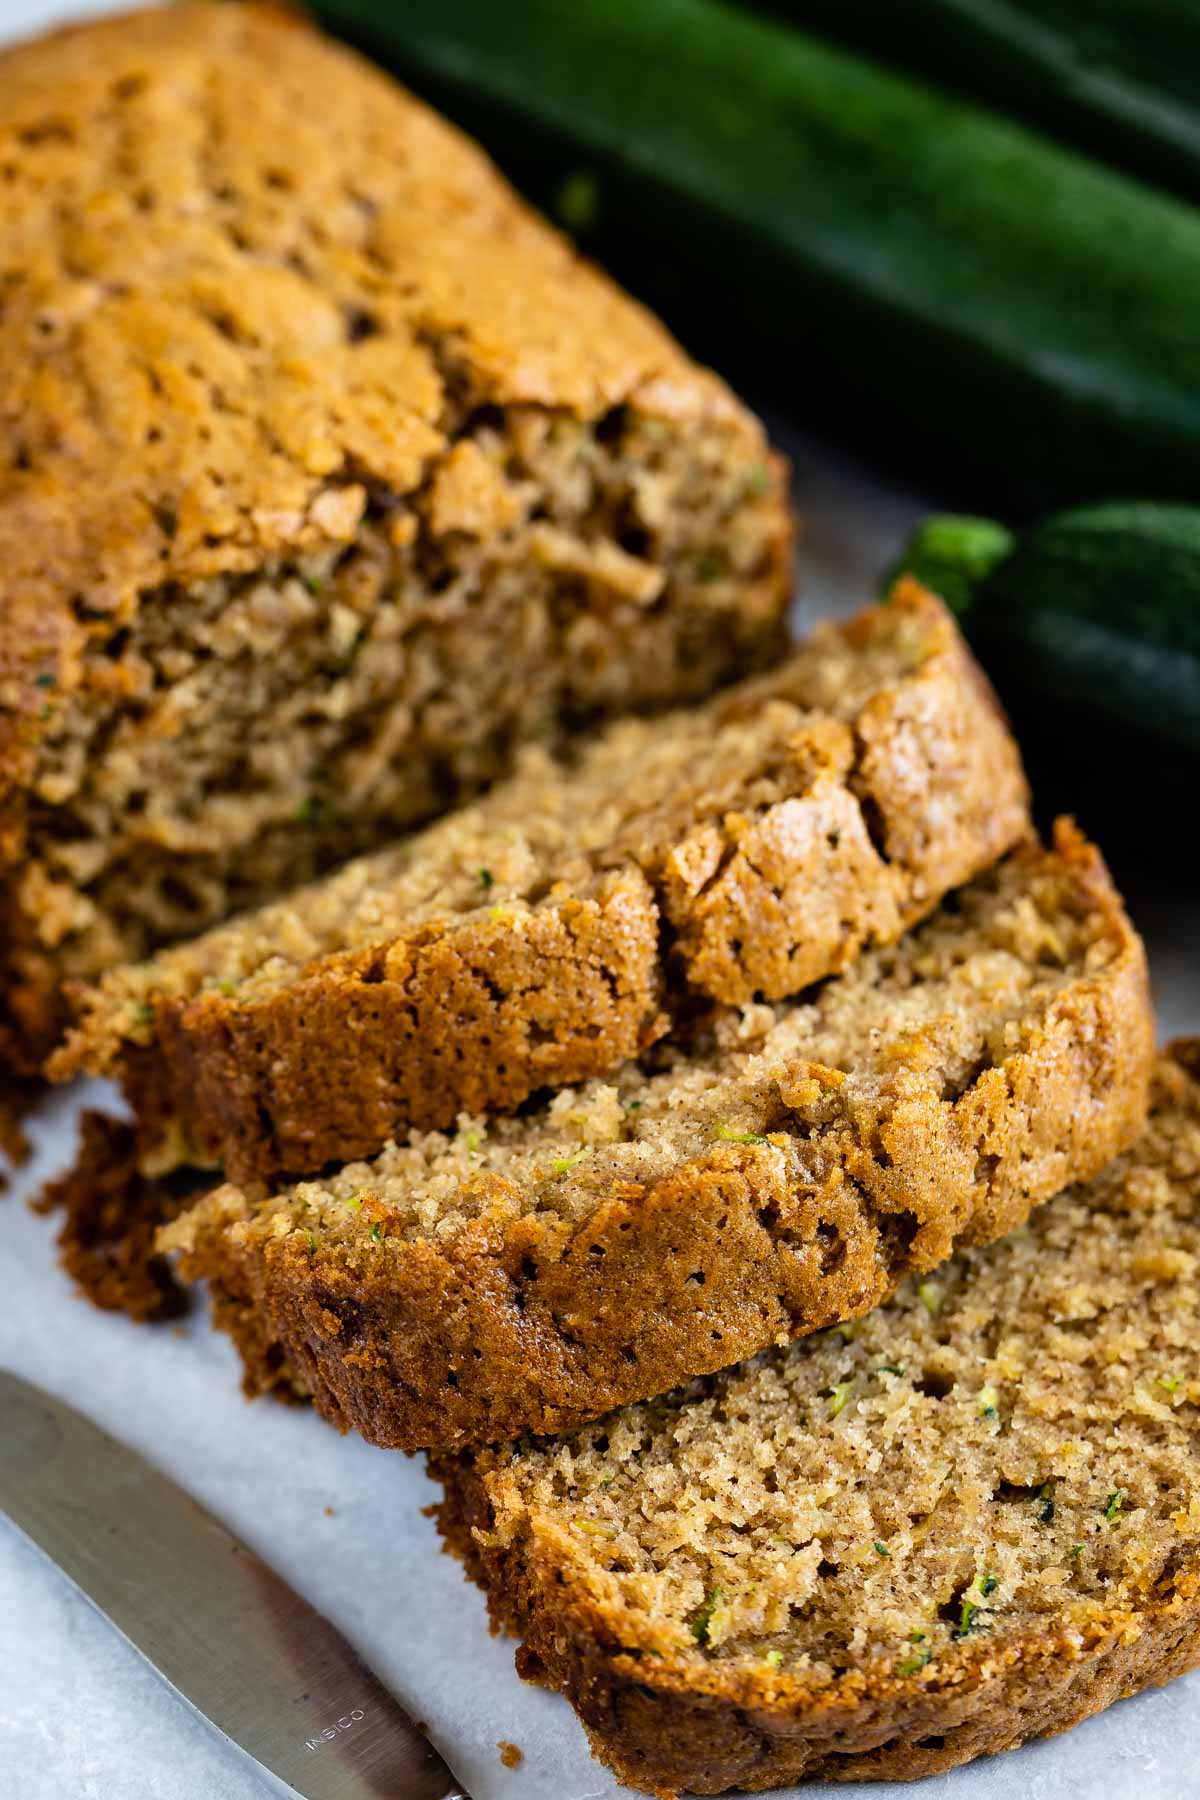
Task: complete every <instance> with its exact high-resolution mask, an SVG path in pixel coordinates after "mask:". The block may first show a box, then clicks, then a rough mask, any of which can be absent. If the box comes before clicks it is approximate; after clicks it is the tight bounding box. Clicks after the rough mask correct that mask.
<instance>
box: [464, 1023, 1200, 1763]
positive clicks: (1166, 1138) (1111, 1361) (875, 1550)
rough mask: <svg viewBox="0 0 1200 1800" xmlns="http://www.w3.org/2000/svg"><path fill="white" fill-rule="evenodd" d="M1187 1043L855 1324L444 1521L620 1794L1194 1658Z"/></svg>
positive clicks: (1197, 1533) (1066, 1694) (497, 1485)
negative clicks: (1132, 1119) (1034, 1195)
mask: <svg viewBox="0 0 1200 1800" xmlns="http://www.w3.org/2000/svg"><path fill="white" fill-rule="evenodd" d="M1198 1074H1200V1043H1193V1044H1190V1045H1181V1046H1177V1047H1176V1050H1175V1053H1174V1055H1173V1056H1167V1057H1164V1058H1163V1059H1162V1061H1161V1062H1160V1065H1159V1067H1158V1070H1157V1076H1156V1082H1155V1094H1154V1102H1153V1110H1152V1113H1151V1117H1150V1122H1149V1126H1148V1129H1147V1132H1146V1135H1145V1136H1144V1137H1143V1138H1142V1139H1141V1140H1140V1141H1139V1142H1138V1143H1137V1144H1136V1145H1135V1146H1134V1148H1133V1149H1132V1150H1130V1151H1129V1152H1128V1153H1127V1154H1126V1155H1125V1156H1123V1157H1121V1158H1120V1159H1119V1160H1118V1161H1116V1162H1115V1163H1113V1164H1111V1165H1110V1167H1109V1168H1108V1169H1106V1170H1105V1171H1104V1173H1103V1174H1101V1175H1100V1176H1099V1177H1098V1178H1097V1179H1096V1180H1094V1181H1092V1182H1091V1183H1090V1184H1089V1185H1087V1186H1085V1187H1074V1188H1072V1189H1070V1191H1069V1192H1067V1193H1065V1194H1062V1195H1060V1196H1059V1197H1058V1198H1057V1199H1055V1200H1053V1201H1051V1202H1050V1204H1049V1205H1047V1206H1044V1207H1041V1208H1039V1209H1038V1211H1037V1212H1035V1213H1034V1214H1033V1216H1032V1217H1031V1219H1030V1221H1029V1223H1028V1224H1027V1225H1026V1226H1024V1227H1022V1228H1021V1229H1019V1230H1017V1231H1014V1232H1013V1233H1012V1234H1011V1235H1010V1236H1009V1237H1007V1238H1006V1239H1005V1240H1004V1241H1003V1242H1002V1243H999V1244H994V1245H992V1246H991V1247H990V1248H988V1249H987V1250H984V1251H979V1250H964V1251H961V1252H960V1253H959V1254H958V1255H956V1256H955V1258H954V1260H953V1261H952V1262H950V1263H949V1264H947V1266H946V1267H945V1268H944V1269H943V1270H942V1271H941V1272H940V1273H939V1274H938V1276H937V1277H936V1279H935V1280H931V1281H923V1282H913V1281H909V1282H907V1283H905V1285H904V1286H903V1287H902V1288H901V1289H900V1291H899V1292H898V1293H897V1294H896V1296H895V1298H894V1299H893V1300H891V1301H890V1302H889V1303H888V1304H887V1305H885V1306H882V1307H880V1308H878V1309H877V1310H876V1311H875V1312H873V1313H871V1314H870V1315H869V1316H868V1317H867V1318H865V1319H863V1320H860V1321H859V1322H858V1324H857V1325H856V1326H854V1327H853V1328H847V1329H845V1330H841V1331H831V1332H824V1333H822V1334H820V1335H819V1336H817V1337H812V1338H809V1339H808V1340H807V1341H806V1342H805V1343H803V1344H797V1345H793V1346H792V1347H791V1348H790V1349H788V1350H783V1351H779V1350H771V1351H767V1352H765V1353H764V1354H763V1355H761V1356H759V1357H758V1358H756V1359H755V1360H754V1361H752V1362H748V1363H745V1364H743V1365H742V1366H741V1367H738V1368H733V1369H729V1370H726V1371H725V1372H724V1373H722V1374H720V1375H716V1376H713V1377H709V1378H708V1379H705V1380H701V1381H696V1382H693V1383H692V1384H690V1385H689V1386H688V1387H686V1388H684V1389H682V1390H680V1391H678V1392H676V1393H673V1394H669V1395H667V1396H666V1397H665V1398H663V1399H658V1400H652V1401H650V1402H648V1403H647V1404H645V1405H642V1406H636V1407H630V1408H628V1409H626V1410H625V1411H623V1412H620V1413H617V1414H614V1415H613V1416H612V1417H610V1418H608V1419H605V1420H604V1421H603V1422H602V1423H600V1424H598V1425H593V1426H592V1427H590V1428H588V1429H587V1430H584V1431H581V1432H579V1433H578V1434H577V1435H575V1436H574V1437H571V1438H568V1439H564V1440H562V1441H561V1442H553V1441H550V1442H542V1443H535V1442H528V1443H525V1444H522V1445H520V1446H518V1447H515V1448H514V1447H508V1448H504V1449H499V1450H483V1451H477V1452H474V1453H470V1452H462V1453H460V1454H459V1455H457V1456H444V1457H442V1458H440V1459H436V1460H435V1464H434V1466H435V1472H436V1473H437V1474H439V1475H440V1477H441V1479H442V1481H443V1482H444V1484H445V1501H444V1504H443V1506H442V1508H441V1515H440V1519H441V1527H442V1530H443V1532H444V1534H445V1536H446V1538H447V1540H448V1541H449V1543H450V1544H451V1545H452V1546H453V1548H454V1549H455V1550H457V1551H458V1552H459V1553H460V1554H461V1555H462V1556H464V1557H465V1559H466V1562H467V1566H468V1568H469V1570H470V1572H471V1574H472V1575H474V1577H475V1578H476V1580H477V1581H479V1582H480V1583H481V1584H482V1585H483V1586H484V1587H485V1589H486V1591H487V1595H488V1601H489V1605H490V1608H491V1612H492V1617H493V1619H494V1621H495V1623H496V1624H497V1625H500V1626H505V1627H507V1628H509V1629H511V1630H512V1631H514V1632H516V1633H518V1634H519V1635H520V1636H521V1637H522V1638H523V1640H524V1643H523V1647H522V1649H521V1650H520V1651H519V1652H518V1665H519V1667H520V1668H521V1670H522V1673H523V1674H526V1675H528V1676H530V1677H531V1678H533V1679H536V1680H539V1681H544V1682H546V1683H548V1684H549V1685H551V1686H553V1687H557V1688H560V1689H561V1690H562V1691H563V1692H564V1693H566V1694H567V1695H568V1696H569V1697H570V1699H571V1700H572V1701H573V1703H574V1704H575V1706H576V1707H577V1708H578V1710H579V1712H580V1714H581V1716H582V1718H583V1721H584V1723H585V1725H586V1726H587V1728H588V1733H589V1736H590V1738H591V1741H592V1745H593V1748H594V1749H595V1751H596V1753H597V1754H598V1755H599V1756H600V1757H602V1758H603V1760H604V1761H605V1762H606V1763H608V1764H609V1765H610V1766H611V1767H612V1768H613V1769H614V1770H615V1771H616V1772H617V1774H618V1775H619V1776H620V1777H621V1779H622V1780H623V1781H627V1782H629V1783H630V1784H631V1785H632V1786H634V1787H637V1788H644V1789H649V1790H650V1791H651V1792H653V1793H656V1794H661V1795H673V1794H674V1793H675V1792H676V1790H677V1789H680V1788H686V1789H687V1790H688V1791H689V1792H694V1793H699V1794H716V1793H720V1792H722V1791H724V1790H725V1789H726V1788H731V1787H737V1788H749V1789H757V1788H767V1787H774V1786H777V1785H783V1784H785V1783H789V1782H794V1781H804V1780H815V1779H834V1780H844V1781H849V1780H859V1781H872V1780H883V1781H888V1780H897V1779H900V1780H906V1779H911V1778H915V1777H918V1776H924V1775H932V1774H936V1773H937V1772H938V1771H940V1770H944V1769H948V1768H950V1767H952V1766H953V1765H954V1764H956V1763H961V1762H965V1761H967V1760H968V1759H969V1758H970V1757H973V1756H978V1755H981V1754H982V1753H984V1752H987V1751H993V1750H1002V1749H1006V1748H1008V1747H1010V1746H1012V1745H1015V1744H1019V1743H1021V1742H1022V1741H1023V1740H1024V1739H1026V1738H1029V1737H1035V1736H1038V1735H1040V1734H1042V1733H1045V1732H1054V1731H1061V1730H1063V1729H1064V1728H1065V1727H1066V1726H1068V1725H1073V1724H1075V1723H1076V1722H1077V1721H1078V1720H1080V1719H1083V1718H1086V1717H1087V1716H1088V1714H1090V1713H1093V1712H1097V1711H1099V1709H1100V1708H1101V1707H1104V1706H1107V1705H1108V1704H1109V1703H1110V1702H1111V1701H1113V1700H1115V1699H1117V1698H1119V1697H1120V1696H1121V1695H1124V1694H1128V1693H1131V1692H1133V1691H1134V1690H1136V1689H1137V1688H1139V1687H1142V1686H1144V1685H1145V1684H1147V1683H1149V1682H1161V1681H1167V1680H1169V1679H1170V1678H1171V1677H1172V1676H1174V1675H1177V1674H1179V1673H1181V1672H1182V1671H1183V1670H1184V1669H1186V1668H1189V1667H1190V1666H1191V1665H1192V1664H1194V1663H1195V1662H1197V1661H1200V1425H1198V1423H1197V1419H1198V1417H1200V1414H1198V1411H1197V1408H1198V1407H1200V1375H1198V1373H1197V1368H1196V1344H1197V1341H1198V1339H1200V1288H1198V1286H1197V1280H1196V1275H1197V1268H1198V1266H1200V1084H1198V1082H1197V1080H1196V1076H1197V1075H1198Z"/></svg>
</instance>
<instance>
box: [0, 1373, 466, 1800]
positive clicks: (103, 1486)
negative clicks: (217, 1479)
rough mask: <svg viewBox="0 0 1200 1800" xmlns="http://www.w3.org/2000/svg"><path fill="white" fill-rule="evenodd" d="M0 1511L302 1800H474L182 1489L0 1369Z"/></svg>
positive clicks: (385, 1699)
mask: <svg viewBox="0 0 1200 1800" xmlns="http://www.w3.org/2000/svg"><path fill="white" fill-rule="evenodd" d="M0 1511H3V1512H4V1513H6V1514H7V1516H8V1517H9V1518H10V1519H11V1520H12V1522H13V1524H14V1525H15V1526H16V1527H17V1529H18V1530H19V1531H20V1532H22V1533H23V1535H24V1536H25V1537H27V1538H28V1539H29V1541H30V1542H31V1543H32V1544H33V1545H34V1546H35V1547H36V1548H37V1549H38V1550H40V1551H42V1552H43V1554H44V1555H46V1556H48V1557H49V1558H50V1560H51V1561H52V1562H53V1563H55V1564H56V1565H57V1566H58V1568H59V1569H61V1570H62V1572H63V1574H65V1575H66V1576H67V1578H68V1579H69V1580H70V1581H71V1582H72V1583H73V1584H74V1585H75V1587H77V1588H78V1589H79V1591H80V1592H81V1593H82V1594H83V1595H84V1596H85V1597H86V1598H87V1599H88V1600H90V1601H91V1602H92V1604H93V1605H94V1606H95V1607H97V1608H98V1609H99V1611H100V1612H102V1613H103V1614H104V1615H105V1616H106V1617H107V1618H108V1619H110V1620H111V1621H112V1623H113V1624H114V1625H115V1626H116V1628H117V1630H118V1631H119V1632H120V1633H121V1634H122V1636H123V1637H125V1638H127V1639H128V1641H129V1642H130V1643H131V1644H132V1645H133V1647H134V1648H135V1649H136V1650H139V1651H140V1652H141V1654H142V1655H143V1656H144V1657H145V1658H146V1660H147V1661H148V1662H149V1663H150V1664H151V1665H152V1666H153V1667H154V1668H155V1669H156V1670H157V1671H158V1673H159V1674H160V1675H161V1676H162V1677H163V1678H164V1680H166V1681H167V1682H169V1684H170V1685H171V1686H172V1687H173V1688H174V1689H175V1690H176V1692H177V1693H178V1694H180V1695H182V1697H183V1698H184V1699H185V1700H187V1701H189V1702H190V1704H191V1705H192V1706H193V1707H195V1708H196V1710H197V1711H198V1712H200V1713H201V1714H202V1715H203V1716H204V1717H205V1718H206V1719H208V1720H209V1722H210V1723H211V1724H213V1725H214V1726H215V1727H216V1728H217V1730H218V1731H220V1732H222V1733H223V1734H224V1735H225V1736H226V1737H227V1738H230V1739H231V1740H232V1741H233V1743H234V1744H236V1745H237V1746H238V1748H239V1749H241V1750H243V1751H244V1752H245V1753H246V1754H247V1755H248V1756H250V1757H252V1758H253V1759H254V1760H255V1761H256V1762H257V1763H259V1764H260V1765H261V1767H262V1769H263V1770H264V1771H266V1772H267V1773H269V1774H270V1775H271V1776H272V1777H273V1778H274V1779H275V1781H277V1782H280V1783H282V1784H283V1785H284V1788H285V1791H290V1792H292V1793H293V1794H297V1795H299V1796H301V1800H469V1796H468V1795H467V1793H466V1791H465V1789H463V1788H461V1787H460V1786H459V1785H458V1784H457V1783H456V1781H455V1779H454V1776H453V1775H452V1774H451V1773H450V1770H449V1769H448V1768H447V1766H446V1764H445V1763H444V1762H443V1761H442V1759H441V1757H440V1756H439V1755H438V1754H437V1752H436V1750H434V1748H433V1746H432V1745H431V1744H430V1743H429V1742H428V1741H427V1740H426V1739H425V1738H424V1737H423V1736H422V1734H421V1732H420V1731H419V1730H418V1728H417V1727H416V1725H414V1723H413V1721H412V1720H411V1719H410V1718H409V1717H408V1715H407V1713H405V1712H404V1710H403V1709H402V1708H401V1707H400V1706H399V1704H398V1703H397V1702H396V1701H395V1700H394V1699H393V1698H392V1696H391V1695H390V1694H389V1693H388V1692H387V1690H386V1689H385V1688H384V1687H383V1686H382V1684H381V1683H380V1682H379V1681H378V1680H377V1679H376V1677H375V1676H374V1675H373V1674H372V1673H371V1671H370V1670H369V1669H368V1668H367V1666H366V1664H365V1663H364V1662H363V1661H362V1660H361V1658H360V1657H359V1656H358V1655H357V1654H356V1653H355V1652H354V1650H352V1649H351V1647H350V1645H349V1644H348V1643H347V1642H346V1640H345V1638H343V1637H342V1635H341V1633H340V1632H338V1631H337V1630H335V1628H334V1627H333V1626H332V1625H331V1624H330V1622H329V1620H328V1619H326V1618H324V1617H323V1616H322V1615H321V1614H320V1613H319V1612H317V1611H316V1610H315V1608H313V1607H311V1606H310V1605H309V1604H308V1602H307V1601H306V1600H302V1599H301V1598H300V1596H299V1595H298V1594H296V1593H293V1591H292V1589H291V1588H289V1587H288V1585H287V1583H286V1582H284V1581H281V1580H280V1578H279V1576H278V1575H276V1574H275V1573H274V1572H273V1571H272V1570H271V1569H269V1568H268V1567H267V1565H266V1564H265V1563H264V1562H262V1561H260V1559H259V1558H258V1557H257V1556H255V1554H254V1552H253V1551H252V1550H249V1549H248V1548H247V1547H246V1545H245V1544H242V1543H240V1542H239V1541H238V1539H237V1538H235V1537H233V1536H232V1535H231V1534H230V1533H229V1532H228V1531H226V1530H225V1528H224V1526H223V1525H219V1524H218V1523H217V1521H216V1520H215V1519H213V1518H212V1517H210V1515H209V1514H208V1513H206V1512H205V1511H204V1510H203V1509H202V1508H201V1507H200V1506H198V1505H197V1504H196V1502H195V1501H194V1500H192V1499H190V1498H189V1496H188V1495H187V1494H185V1493H184V1492H183V1490H182V1488H178V1487H176V1486H175V1483H174V1482H173V1481H168V1480H167V1478H166V1476H165V1475H160V1474H159V1473H158V1471H157V1470H156V1469H154V1468H152V1467H151V1466H150V1464H149V1463H148V1462H145V1461H144V1460H143V1459H142V1458H141V1457H140V1456H138V1455H137V1454H136V1453H135V1452H134V1451H132V1450H130V1449H128V1448H126V1446H125V1445H123V1444H119V1443H118V1442H117V1440H116V1439H115V1438H111V1437H109V1436H108V1434H107V1432H104V1431H101V1430H100V1429H99V1428H98V1427H97V1426H95V1425H93V1424H92V1423H91V1422H90V1421H89V1420H87V1419H85V1418H84V1417H83V1416H82V1415H81V1414H80V1413H77V1412H76V1411H75V1410H74V1408H73V1407H70V1406H66V1405H64V1403H63V1402H62V1401H60V1400H55V1399H52V1398H51V1396H50V1395H48V1394H44V1393H42V1392H41V1390H40V1389H39V1388H36V1387H33V1386H32V1385H31V1384H30V1383H28V1382H25V1381H22V1380H21V1379H20V1378H19V1377H18V1376H16V1375H12V1374H10V1373H9V1372H8V1371H6V1370H3V1369H0Z"/></svg>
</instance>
